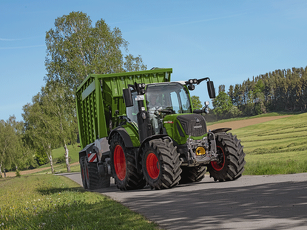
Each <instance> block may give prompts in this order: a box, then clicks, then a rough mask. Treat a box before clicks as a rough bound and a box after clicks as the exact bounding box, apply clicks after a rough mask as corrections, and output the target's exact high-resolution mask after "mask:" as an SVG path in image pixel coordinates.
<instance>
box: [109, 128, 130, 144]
mask: <svg viewBox="0 0 307 230" xmlns="http://www.w3.org/2000/svg"><path fill="white" fill-rule="evenodd" d="M115 133H118V134H119V135H120V136H121V138H122V139H123V141H124V144H125V147H127V148H133V144H132V141H131V138H130V136H129V134H128V133H127V131H126V129H125V128H123V127H117V128H115V129H113V130H112V131H111V133H110V135H109V138H108V139H109V140H108V143H109V144H110V139H111V137H112V136H113V135H114V134H115Z"/></svg>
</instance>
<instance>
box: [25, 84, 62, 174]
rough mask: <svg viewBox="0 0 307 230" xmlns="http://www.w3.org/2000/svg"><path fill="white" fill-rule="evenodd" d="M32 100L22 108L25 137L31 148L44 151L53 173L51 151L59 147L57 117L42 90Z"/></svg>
mask: <svg viewBox="0 0 307 230" xmlns="http://www.w3.org/2000/svg"><path fill="white" fill-rule="evenodd" d="M41 91H42V92H43V93H42V92H40V93H38V94H37V95H35V96H34V97H33V98H32V104H27V105H25V106H24V107H23V110H24V114H22V116H23V119H24V121H25V128H26V130H25V135H26V136H27V139H28V141H29V142H30V143H31V144H32V147H33V148H35V149H36V150H37V151H44V153H45V154H46V155H47V157H48V160H49V162H50V167H51V172H52V173H54V168H53V158H52V149H53V148H57V147H59V129H58V124H59V121H58V119H59V118H58V117H57V116H56V115H55V113H54V108H53V107H52V105H51V106H50V104H49V101H48V97H46V96H44V95H43V94H44V88H42V90H41Z"/></svg>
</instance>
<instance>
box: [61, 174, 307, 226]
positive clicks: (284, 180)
mask: <svg viewBox="0 0 307 230" xmlns="http://www.w3.org/2000/svg"><path fill="white" fill-rule="evenodd" d="M65 176H66V177H68V178H70V179H72V180H74V181H76V182H77V183H79V184H81V178H80V173H71V174H65ZM95 192H99V193H102V194H104V195H107V196H109V197H111V198H112V199H114V200H117V201H119V202H121V203H122V204H124V205H125V206H127V207H129V208H130V209H131V210H134V211H136V212H138V213H141V214H142V215H144V216H146V217H147V218H148V219H149V220H151V221H154V222H156V223H158V224H159V225H160V227H161V228H165V229H176V230H177V229H302V230H303V229H304V230H305V229H307V173H300V174H291V175H274V176H243V177H241V178H239V179H238V180H236V181H231V182H223V183H220V182H214V181H213V180H212V179H211V178H208V176H207V175H206V178H205V179H204V180H202V181H201V182H199V183H193V184H188V185H179V186H177V187H175V188H172V189H166V190H160V191H156V190H150V189H149V188H145V189H141V190H134V191H126V192H123V191H120V190H118V189H117V188H116V186H115V185H114V184H111V187H109V188H105V189H99V190H95Z"/></svg>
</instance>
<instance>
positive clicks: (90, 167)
mask: <svg viewBox="0 0 307 230" xmlns="http://www.w3.org/2000/svg"><path fill="white" fill-rule="evenodd" d="M84 174H85V185H86V187H84V186H83V187H84V188H85V189H89V190H94V189H100V188H103V187H106V186H105V184H106V182H105V181H104V180H103V178H102V177H101V176H100V175H99V171H98V165H97V163H89V162H87V160H86V158H85V157H84ZM81 175H82V171H81ZM82 183H83V179H82Z"/></svg>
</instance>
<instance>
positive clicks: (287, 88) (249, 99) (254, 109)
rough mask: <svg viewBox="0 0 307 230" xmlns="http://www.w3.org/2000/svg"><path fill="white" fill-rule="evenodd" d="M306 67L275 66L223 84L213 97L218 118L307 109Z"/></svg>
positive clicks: (303, 110) (214, 110)
mask: <svg viewBox="0 0 307 230" xmlns="http://www.w3.org/2000/svg"><path fill="white" fill-rule="evenodd" d="M306 104H307V67H305V68H303V67H301V68H294V67H293V68H292V69H283V70H280V69H278V70H275V71H272V72H269V73H266V74H262V75H259V76H256V77H253V78H252V79H250V78H248V79H247V80H246V81H244V82H243V83H242V84H236V85H230V86H229V89H228V92H226V90H225V85H220V86H219V88H218V95H217V97H216V98H215V99H214V100H213V112H214V114H215V115H217V116H218V117H219V118H230V117H238V116H252V115H258V114H262V113H267V112H305V111H306V109H307V108H306Z"/></svg>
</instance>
